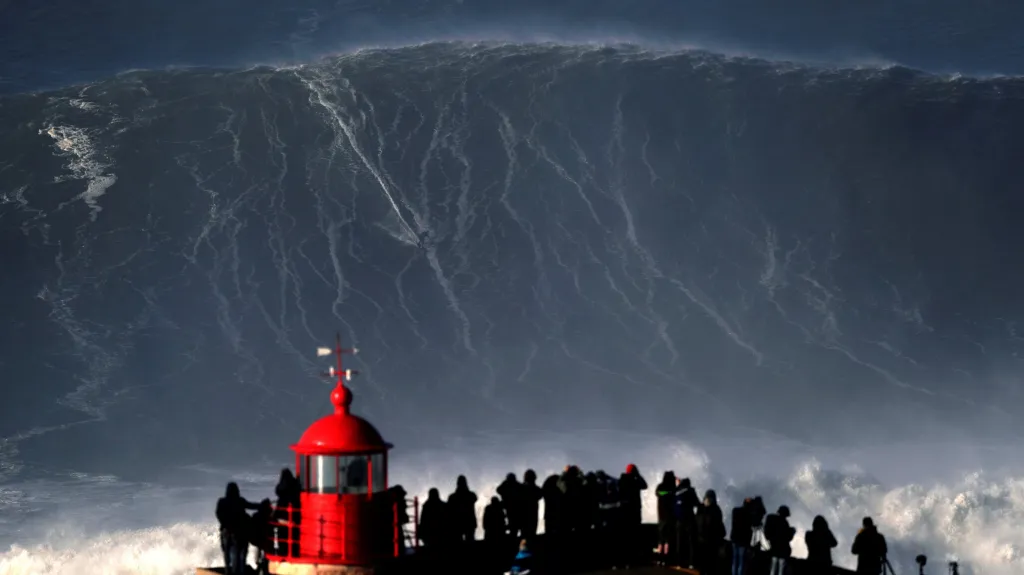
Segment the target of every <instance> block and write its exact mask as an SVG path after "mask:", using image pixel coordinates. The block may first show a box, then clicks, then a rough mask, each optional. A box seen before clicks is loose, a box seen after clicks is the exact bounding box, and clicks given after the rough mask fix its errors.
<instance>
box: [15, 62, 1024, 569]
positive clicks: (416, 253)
mask: <svg viewBox="0 0 1024 575" xmlns="http://www.w3.org/2000/svg"><path fill="white" fill-rule="evenodd" d="M1020 125H1024V84H1022V82H1021V81H1020V80H1019V79H1014V78H996V79H985V80H981V79H973V78H964V77H938V76H929V75H925V74H920V73H916V72H914V71H911V70H907V69H905V68H899V67H886V68H862V69H817V68H809V67H806V66H799V65H795V64H790V63H776V62H768V61H764V60H756V59H748V58H727V57H723V56H717V55H713V54H708V53H703V52H696V51H683V52H675V53H653V52H650V51H646V50H643V49H640V48H637V47H635V46H634V47H630V46H615V47H602V46H564V45H538V44H529V45H527V44H501V45H499V44H460V43H437V44H426V45H421V46H412V47H407V48H401V49H389V50H375V51H363V52H358V53H354V54H348V55H344V56H340V57H336V58H331V59H328V60H325V61H323V62H320V63H317V64H315V65H309V66H303V67H297V68H287V69H274V68H255V69H250V70H238V71H223V70H171V71H155V72H132V73H127V74H122V75H119V76H117V77H113V78H110V79H107V80H104V81H101V82H98V83H95V84H92V85H88V86H78V87H72V88H67V89H64V90H59V91H53V92H48V93H40V94H22V95H14V96H8V97H4V98H2V99H0V245H2V246H3V250H4V251H3V256H2V257H3V265H4V273H3V274H0V317H2V318H4V319H5V320H6V321H4V322H3V323H2V324H0V349H2V350H3V351H2V355H0V365H2V367H3V370H4V372H3V373H4V378H5V382H9V384H8V383H5V385H4V386H3V393H4V395H3V397H2V398H0V400H2V401H0V406H2V407H0V409H2V410H3V411H2V412H0V438H2V439H0V482H2V483H0V501H2V505H3V506H4V507H3V508H2V514H0V535H2V537H0V540H2V541H4V542H10V543H16V546H15V547H14V548H13V549H12V550H11V551H9V552H7V553H5V554H4V555H3V556H2V557H0V573H2V574H11V573H26V574H31V575H43V574H46V573H68V574H71V573H73V574H74V575H82V574H90V573H97V574H101V573H102V574H104V575H108V574H114V573H160V574H163V573H184V572H187V571H188V570H189V569H190V568H191V567H193V566H194V565H196V564H199V563H209V562H213V561H214V560H216V559H217V556H218V553H217V550H216V547H217V546H216V544H215V541H214V530H213V528H212V526H211V525H210V524H209V520H210V519H211V516H212V509H213V505H214V500H215V498H216V497H217V496H218V495H219V491H220V490H221V489H222V488H223V483H224V482H226V481H228V480H229V479H230V478H231V477H229V476H230V475H237V474H239V473H242V472H249V473H259V474H266V475H267V477H265V478H262V479H260V481H259V482H258V485H256V484H252V483H250V484H246V486H245V487H244V489H245V490H246V492H247V494H248V495H249V496H250V497H254V498H256V497H262V496H263V495H264V494H269V493H270V487H271V486H270V485H269V483H270V482H271V481H272V479H271V477H272V476H273V475H274V474H275V473H276V471H277V470H278V469H279V467H280V466H281V465H284V464H287V463H288V462H289V461H291V458H290V454H289V453H288V452H287V451H286V447H287V445H289V444H290V443H291V442H293V441H294V440H295V439H296V438H297V437H298V436H299V435H300V434H301V432H302V430H303V428H304V427H305V426H306V425H307V424H308V423H310V422H311V421H312V420H313V418H315V417H316V416H317V415H320V414H322V413H323V412H324V410H325V409H327V408H328V407H329V406H328V404H327V393H328V391H327V389H328V388H326V387H325V384H324V382H323V381H321V380H319V379H318V376H317V373H318V372H319V371H320V370H321V369H322V368H323V367H325V366H322V365H319V364H318V363H317V362H316V359H315V357H313V355H312V352H313V350H314V349H315V348H316V347H317V346H320V345H324V344H325V341H324V340H325V338H326V340H327V342H326V343H328V344H329V342H330V339H331V337H332V336H333V334H334V333H335V331H336V330H339V329H340V330H341V331H342V338H343V339H344V340H345V342H346V344H347V345H354V346H358V347H360V348H361V349H362V353H361V354H360V355H359V356H357V357H356V358H355V359H354V361H355V363H354V364H353V365H352V367H354V368H358V369H359V370H360V371H361V372H362V377H361V378H360V379H359V381H358V382H357V383H356V384H355V385H354V390H353V391H354V394H355V407H354V409H355V411H356V412H358V413H359V414H361V415H364V416H367V417H368V419H370V420H371V421H373V423H374V424H376V425H377V426H378V427H379V428H380V429H381V431H382V432H383V433H384V434H385V436H386V438H387V439H388V440H390V441H393V442H394V443H395V444H396V445H398V447H399V450H398V451H396V452H395V465H396V469H397V471H396V477H395V479H396V480H398V481H401V482H402V483H404V484H405V485H406V486H407V487H410V488H411V489H410V491H413V492H421V493H422V491H423V490H424V489H426V487H428V486H429V484H431V483H439V484H442V485H444V486H446V485H449V484H450V482H451V481H452V480H453V478H454V476H455V475H457V473H458V471H460V470H466V472H467V475H468V476H469V477H470V479H471V481H475V482H476V486H477V487H478V489H479V490H480V491H481V492H482V493H485V494H486V493H488V492H489V490H490V488H491V487H490V486H493V485H494V483H495V482H496V481H497V480H498V479H499V478H500V476H501V475H502V474H503V473H504V472H505V471H507V470H509V469H515V470H516V471H519V472H521V471H522V470H523V469H525V468H526V467H527V466H534V467H536V468H537V470H538V471H539V472H540V471H550V470H553V469H560V468H561V467H562V465H564V464H565V463H566V462H567V460H570V461H575V462H577V463H579V464H581V465H584V466H588V467H604V468H605V469H606V470H608V471H616V472H617V471H618V470H619V468H620V467H621V466H622V465H624V464H625V463H627V462H629V461H633V462H635V463H637V464H639V465H640V466H641V468H642V469H643V470H644V471H645V472H646V475H647V479H648V481H653V482H656V481H657V479H658V478H657V475H658V474H660V471H661V470H662V469H663V468H665V467H666V466H670V465H671V466H674V467H675V469H676V471H677V472H680V473H689V474H690V475H692V476H693V477H694V479H695V481H696V482H697V485H698V486H700V487H701V488H706V487H708V486H712V487H715V488H716V489H718V490H719V491H720V493H722V495H723V496H724V499H725V501H726V502H727V503H732V502H735V501H736V500H737V497H739V496H740V495H750V494H752V493H751V492H759V493H761V494H762V495H764V496H765V497H766V500H767V501H768V503H769V505H771V506H777V505H779V504H782V503H786V504H789V505H791V506H792V507H793V508H794V516H795V519H796V523H797V525H798V526H800V527H805V526H807V525H808V524H809V522H810V519H811V517H812V516H813V514H815V513H822V514H823V515H825V517H826V518H827V519H828V520H829V521H830V522H831V523H832V524H833V528H834V529H835V530H836V532H837V534H838V535H840V536H841V538H842V541H841V545H840V548H839V549H838V550H837V553H836V558H837V561H838V562H839V563H840V564H849V553H848V551H849V538H850V535H851V534H852V533H853V532H855V526H856V525H857V524H858V523H859V521H860V519H861V517H862V516H864V515H866V514H869V515H873V516H874V517H875V518H876V520H877V521H878V523H879V524H880V525H881V526H882V529H883V531H884V532H885V534H886V535H887V536H888V537H889V538H890V541H891V542H892V543H893V547H894V552H893V557H892V558H893V560H894V561H895V562H900V567H901V568H902V569H903V571H901V575H902V572H909V571H910V570H911V569H912V568H913V566H912V565H907V564H906V563H907V561H908V560H909V559H912V558H913V556H914V555H915V554H916V553H918V552H922V551H923V552H926V553H929V554H930V555H932V556H933V561H935V562H938V561H941V559H942V558H943V557H945V556H947V555H949V554H955V555H956V556H957V557H958V558H960V559H961V561H962V562H963V563H964V564H965V565H970V566H971V567H973V568H974V569H976V570H977V571H976V572H977V573H985V574H991V575H1002V574H1004V573H1005V574H1010V573H1013V574H1015V575H1016V574H1018V573H1020V572H1021V568H1022V567H1024V559H1021V557H1020V549H1022V548H1024V547H1022V546H1024V532H1022V531H1021V530H1019V529H1018V528H1017V526H1018V525H1020V524H1021V521H1022V520H1024V516H1022V515H1024V494H1022V493H1024V492H1022V483H1021V482H1020V481H1018V480H1017V479H1006V477H1016V476H1017V475H1016V471H1014V470H1003V469H1000V470H999V471H998V472H997V471H996V470H995V469H994V468H992V467H991V466H990V462H987V461H986V462H980V463H979V462H977V461H969V462H966V463H965V462H964V461H963V460H953V459H952V458H950V457H948V454H947V452H945V451H943V450H942V449H937V448H936V449H933V450H932V451H927V450H926V449H925V448H924V447H921V445H922V443H921V442H924V441H928V442H931V444H933V445H941V444H942V443H943V442H948V441H951V440H953V439H955V440H956V441H957V442H960V443H962V444H970V443H972V442H974V443H976V444H979V445H980V444H981V443H989V444H991V443H1000V442H1002V443H1007V444H1012V443H1014V441H1016V440H1015V439H1014V438H1015V434H1016V432H1017V428H1018V427H1019V425H1018V422H1019V420H1020V416H1021V415H1022V414H1024V402H1022V396H1021V393H1020V386H1019V373H1020V369H1021V363H1022V361H1024V337H1022V331H1021V327H1020V325H1021V322H1022V318H1024V304H1022V300H1021V298H1020V294H1021V293H1024V267H1021V266H1019V265H1015V263H1014V262H1015V261H1017V260H1019V253H1018V252H1019V249H1018V248H1017V246H1020V245H1022V243H1024V238H1022V237H1021V233H1020V229H1021V228H1020V226H1019V214H1020V213H1022V212H1024V195H1022V194H1020V193H1019V191H1020V190H1021V189H1024V173H1022V172H1021V171H1020V170H1019V169H1015V167H1016V166H1018V165H1019V158H1020V154H1021V150H1024V132H1021V131H1020V130H1018V129H1016V126H1020ZM583 428H603V429H606V430H609V431H607V433H608V434H610V436H611V437H619V439H618V440H616V441H610V440H609V439H607V438H594V437H591V436H590V435H587V434H583V435H579V431H578V430H579V429H583ZM616 429H617V430H620V432H621V431H622V430H628V431H630V432H635V433H636V434H639V435H635V436H629V437H631V438H632V439H630V440H628V441H627V440H622V439H621V437H620V436H618V435H616V431H615V430H616ZM517 430H530V431H517ZM539 430H550V433H548V434H547V435H545V436H544V438H541V439H538V438H540V437H541V436H542V435H544V433H545V432H542V431H539ZM470 433H472V434H475V435H474V437H476V439H474V440H473V441H479V442H482V444H487V447H486V448H485V449H484V448H481V449H477V448H472V447H467V445H466V444H465V443H464V442H461V440H460V441H459V442H454V441H453V440H452V439H451V438H453V437H466V436H467V435H468V434H470ZM710 434H714V435H717V436H721V437H728V438H732V440H736V441H740V442H748V443H749V442H756V441H758V439H757V438H765V437H770V438H785V441H787V442H791V444H793V445H805V446H807V447H806V448H803V447H802V448H801V449H800V450H798V451H799V453H797V452H796V451H793V450H789V451H787V449H788V448H779V449H780V450H781V451H779V453H781V454H782V456H784V457H787V458H793V457H796V461H793V462H791V463H792V465H796V469H797V470H796V471H795V472H794V471H792V465H790V466H789V468H788V472H789V473H790V475H789V476H788V477H789V479H778V480H768V479H765V480H763V481H762V480H750V481H753V484H752V485H749V486H745V487H742V488H739V487H738V488H737V490H732V489H730V488H726V487H725V484H726V482H727V480H729V479H730V478H739V479H737V481H738V482H739V483H740V484H741V485H742V484H744V482H746V481H747V480H746V479H743V478H748V477H751V476H752V475H754V474H762V475H764V476H766V477H769V476H771V475H772V474H774V473H776V472H780V473H782V475H780V476H785V474H786V473H787V471H786V470H780V469H772V470H767V469H766V468H765V464H767V463H771V462H770V461H768V460H767V459H766V460H765V461H755V460H752V459H750V458H749V457H747V456H746V455H745V456H744V457H739V456H733V455H728V454H726V455H724V456H722V455H720V454H719V453H718V452H717V451H715V448H714V447H713V446H712V444H711V443H708V442H706V441H705V440H704V439H703V437H705V436H707V435H710ZM552 436H554V437H556V439H552V438H551V437H552ZM495 437H499V438H500V439H494V438H495ZM527 437H528V438H529V439H527ZM684 438H685V439H686V440H687V441H689V442H690V445H693V446H697V448H700V449H703V450H705V451H707V453H709V454H712V455H713V462H712V463H713V464H712V467H711V469H713V470H718V472H717V473H715V474H713V475H712V476H709V475H708V473H710V472H709V471H707V470H706V469H703V468H702V467H701V465H702V464H700V463H699V462H702V461H703V457H702V456H700V455H699V454H698V452H696V451H694V450H693V449H691V448H690V447H687V446H685V445H682V444H680V443H679V441H681V440H682V439H684ZM894 438H896V439H898V440H899V441H900V442H902V443H903V444H905V445H908V446H909V447H908V448H907V454H904V455H909V454H910V453H912V452H915V450H916V452H917V453H916V455H915V456H916V457H919V458H920V457H923V458H924V459H927V460H933V461H936V462H941V465H947V466H949V467H952V468H954V469H955V470H962V469H963V470H966V471H970V470H971V469H983V470H985V474H983V475H970V476H967V478H966V479H962V480H960V481H959V482H958V481H957V480H949V481H946V478H945V477H943V478H937V476H935V475H934V474H933V473H932V472H933V471H934V470H924V469H923V468H921V467H920V466H914V467H913V469H912V471H916V475H914V474H913V473H911V474H910V475H911V476H910V477H904V478H900V479H896V480H885V482H886V483H887V485H888V486H881V485H878V484H877V482H874V481H871V480H868V479H866V478H865V477H864V476H860V475H857V474H852V475H851V474H848V473H846V472H843V473H840V472H838V471H837V472H832V471H827V469H831V468H836V467H839V468H841V467H842V466H843V465H845V464H848V463H858V464H859V463H862V462H863V459H861V458H860V457H859V456H853V455H849V456H846V455H842V453H843V450H844V449H847V447H846V446H854V447H851V448H850V449H853V448H855V447H856V446H867V445H887V444H891V443H892V442H894V441H895V440H896V439H894ZM488 441H490V442H491V443H488ZM789 444H790V443H787V444H786V445H789ZM439 445H444V446H445V448H444V449H441V448H438V447H437V446H439ZM599 446H600V447H599ZM658 446H660V447H658ZM638 449H640V450H641V452H640V453H639V454H638V452H637V450H638ZM979 449H980V448H979ZM821 450H830V451H831V452H833V453H839V454H840V455H838V456H836V457H835V458H834V460H831V461H828V462H827V464H826V463H823V464H822V465H821V466H816V465H813V464H810V465H808V464H805V465H802V466H801V465H799V464H798V461H806V460H808V458H810V457H818V458H819V460H821V461H823V462H824V461H825V458H823V457H819V451H821ZM922 450H924V451H923V453H924V455H923V456H922V453H921V452H922ZM425 453H429V454H431V455H430V456H429V457H428V456H427V455H424V454H425ZM773 453H774V452H773ZM851 453H852V452H851ZM499 454H504V455H501V456H500V457H499ZM509 454H512V455H515V458H517V459H515V458H514V459H515V460H514V461H502V458H505V459H507V458H508V456H509ZM754 455H756V453H755V454H754ZM481 459H482V461H480V460H481ZM893 461H896V460H895V459H894V460H893ZM893 461H890V462H889V463H888V464H887V465H889V466H895V464H894V463H893ZM1005 461H1006V460H1005V459H1004V460H1003V461H1001V462H1000V461H996V463H1004V462H1005ZM197 462H200V463H203V464H208V463H209V462H218V466H219V467H221V468H224V469H227V470H235V471H234V472H230V471H223V472H222V473H215V474H208V475H206V476H204V479H203V481H202V482H200V483H202V490H201V491H202V492H201V493H200V492H197V491H194V489H199V488H198V487H195V485H197V484H196V483H195V482H194V480H195V478H194V477H192V478H183V476H182V477H179V475H181V474H182V473H185V472H182V471H180V469H181V468H182V467H189V466H191V467H192V468H195V464H197ZM200 467H201V466H200ZM257 467H258V469H257ZM865 467H866V469H868V471H869V472H870V473H871V475H872V476H877V477H882V476H884V475H885V474H886V473H887V472H889V471H890V469H888V468H886V467H885V466H883V467H875V468H873V467H870V466H865ZM823 468H824V469H823ZM193 472H194V469H193V471H190V472H188V473H193ZM989 474H991V476H990V475H989ZM107 476H108V478H109V480H99V479H96V478H97V477H107ZM90 478H91V479H90ZM236 478H237V477H236ZM179 479H180V481H179ZM909 481H914V482H919V483H920V484H921V485H922V486H921V487H915V486H905V487H893V486H894V485H901V484H904V483H906V482H909ZM944 481H945V483H944V484H943V483H942V482H944ZM190 482H191V483H190ZM213 484H216V486H217V487H216V488H213V487H212V485H213ZM183 486H191V487H187V488H186V487H183ZM484 486H487V487H486V488H485V487H484ZM189 489H193V491H189ZM126 493H131V494H133V495H131V496H126V495H125V494H126ZM140 502H148V503H146V505H149V506H150V507H152V509H149V508H147V510H145V512H144V510H143V509H141V508H139V507H133V505H142V503H140ZM143 507H144V506H143ZM648 512H650V506H648ZM170 524H174V525H173V526H172V527H166V525H170ZM146 527H150V528H148V529H143V528H146ZM797 548H798V553H799V548H800V544H799V543H798V545H797ZM940 567H941V566H940ZM964 572H965V573H967V572H969V571H966V570H965V571H964Z"/></svg>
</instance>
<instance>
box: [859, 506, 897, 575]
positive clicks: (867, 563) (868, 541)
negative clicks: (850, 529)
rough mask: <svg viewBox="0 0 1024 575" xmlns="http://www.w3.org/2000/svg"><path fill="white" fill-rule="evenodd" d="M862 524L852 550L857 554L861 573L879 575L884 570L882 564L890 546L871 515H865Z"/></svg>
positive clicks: (862, 574)
mask: <svg viewBox="0 0 1024 575" xmlns="http://www.w3.org/2000/svg"><path fill="white" fill-rule="evenodd" d="M862 525H863V527H861V530H860V531H858V532H857V536H856V537H854V539H853V549H851V550H850V552H851V553H853V554H854V555H856V556H857V573H858V574H859V575H878V573H879V572H881V571H882V564H883V563H884V562H885V556H886V555H888V553H889V548H888V546H887V545H886V544H885V537H883V536H882V534H881V533H879V532H878V528H877V527H875V522H874V521H872V520H871V518H870V517H865V518H864V521H863V522H862Z"/></svg>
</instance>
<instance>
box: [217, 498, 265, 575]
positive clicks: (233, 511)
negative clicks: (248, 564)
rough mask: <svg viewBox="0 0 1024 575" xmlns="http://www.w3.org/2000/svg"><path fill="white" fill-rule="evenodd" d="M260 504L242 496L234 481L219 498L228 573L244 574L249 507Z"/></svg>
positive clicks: (218, 519)
mask: <svg viewBox="0 0 1024 575" xmlns="http://www.w3.org/2000/svg"><path fill="white" fill-rule="evenodd" d="M258 508H259V505H258V504H255V503H249V502H248V501H246V500H245V499H243V498H242V492H241V491H240V490H239V489H238V484H237V483H235V482H234V481H232V482H231V483H228V486H227V488H226V489H225V490H224V497H221V498H220V499H218V500H217V522H218V523H220V548H221V551H223V552H224V571H225V573H227V574H228V575H244V574H245V561H246V557H247V556H248V554H249V542H248V535H249V533H248V530H249V514H248V513H246V510H248V509H258Z"/></svg>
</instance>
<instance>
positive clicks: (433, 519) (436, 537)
mask: <svg viewBox="0 0 1024 575" xmlns="http://www.w3.org/2000/svg"><path fill="white" fill-rule="evenodd" d="M450 523H451V522H450V520H449V517H448V506H447V504H445V502H444V501H442V500H441V493H440V492H439V491H438V490H437V488H436V487H432V488H431V489H430V491H429V492H427V500H426V501H424V502H423V511H422V512H421V513H420V524H419V538H420V540H422V541H423V545H425V546H426V547H427V548H428V549H429V548H435V547H437V546H438V545H441V544H442V543H443V542H444V541H445V540H446V539H447V538H448V531H449V529H450V527H449V525H450Z"/></svg>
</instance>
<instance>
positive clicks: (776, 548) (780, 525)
mask: <svg viewBox="0 0 1024 575" xmlns="http://www.w3.org/2000/svg"><path fill="white" fill-rule="evenodd" d="M795 535H796V529H793V528H792V527H790V526H789V507H786V506H785V505H783V506H781V507H779V510H778V511H776V512H775V513H773V514H771V515H769V516H768V517H766V518H765V520H764V538H765V539H766V540H767V541H768V545H769V546H771V550H770V553H771V557H772V570H771V575H785V572H786V563H787V562H788V561H789V557H790V555H792V554H793V549H792V547H791V546H790V545H791V542H792V541H793V536H795Z"/></svg>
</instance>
